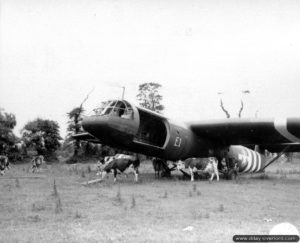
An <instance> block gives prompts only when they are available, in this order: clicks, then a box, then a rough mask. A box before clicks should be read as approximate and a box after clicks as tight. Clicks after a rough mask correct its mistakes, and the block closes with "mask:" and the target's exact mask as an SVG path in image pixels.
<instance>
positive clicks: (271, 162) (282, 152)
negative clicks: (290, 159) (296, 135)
mask: <svg viewBox="0 0 300 243" xmlns="http://www.w3.org/2000/svg"><path fill="white" fill-rule="evenodd" d="M290 147H291V146H286V147H285V148H284V149H283V150H282V151H281V152H280V153H279V154H278V155H277V156H276V157H275V158H273V159H271V160H270V162H269V163H267V164H266V165H265V166H264V167H263V168H262V171H264V170H265V168H267V167H268V166H269V165H271V164H273V163H274V162H275V161H276V160H277V159H278V158H279V157H280V156H281V155H283V154H284V152H285V151H287V150H288V149H289V148H290Z"/></svg>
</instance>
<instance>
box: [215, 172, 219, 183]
mask: <svg viewBox="0 0 300 243" xmlns="http://www.w3.org/2000/svg"><path fill="white" fill-rule="evenodd" d="M215 173H216V176H217V181H219V171H218V169H217V171H216V172H215Z"/></svg>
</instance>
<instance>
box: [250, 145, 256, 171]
mask: <svg viewBox="0 0 300 243" xmlns="http://www.w3.org/2000/svg"><path fill="white" fill-rule="evenodd" d="M250 152H251V153H252V154H253V166H252V168H251V172H254V171H255V170H256V167H257V154H256V152H255V151H253V150H250Z"/></svg>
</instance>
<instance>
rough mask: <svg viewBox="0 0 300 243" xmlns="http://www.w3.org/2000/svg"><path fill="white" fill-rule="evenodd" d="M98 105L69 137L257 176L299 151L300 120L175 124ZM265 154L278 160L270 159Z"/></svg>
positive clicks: (139, 111)
mask: <svg viewBox="0 0 300 243" xmlns="http://www.w3.org/2000/svg"><path fill="white" fill-rule="evenodd" d="M104 104H105V105H103V106H102V107H100V108H97V109H95V110H94V112H95V114H94V115H92V116H88V117H85V118H84V119H83V121H82V126H83V128H84V130H85V131H86V132H84V133H81V134H76V135H74V138H76V139H81V140H87V141H90V142H94V143H101V144H106V145H110V146H112V147H116V148H121V149H125V150H129V151H132V152H135V153H142V154H145V155H149V156H154V157H159V158H163V159H166V160H171V161H177V160H182V159H186V158H191V157H209V156H214V157H216V158H218V160H219V161H221V160H222V159H223V158H226V165H227V166H225V167H227V171H229V170H228V169H230V166H231V165H233V164H235V165H237V168H238V171H239V172H240V173H247V172H249V173H253V172H262V171H264V169H265V168H266V167H267V166H268V165H270V164H271V163H273V162H274V161H275V160H276V159H277V158H278V157H279V156H280V155H281V154H282V153H284V152H300V118H285V119H266V118H265V119H263V118H249V119H246V118H244V119H241V118H237V119H219V120H203V121H199V122H190V123H182V124H178V123H176V122H173V121H171V120H170V119H168V118H166V117H164V116H162V115H161V114H158V113H155V112H152V111H150V110H147V109H144V108H141V107H138V106H135V105H133V104H131V103H129V102H127V101H125V100H111V101H108V102H104ZM265 150H268V151H270V152H276V153H278V156H277V157H275V158H272V159H270V158H269V157H266V156H265ZM233 162H234V163H233ZM219 166H222V163H219ZM220 169H223V168H220Z"/></svg>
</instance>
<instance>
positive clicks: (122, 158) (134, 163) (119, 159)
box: [102, 154, 140, 182]
mask: <svg viewBox="0 0 300 243" xmlns="http://www.w3.org/2000/svg"><path fill="white" fill-rule="evenodd" d="M139 166H140V160H139V158H138V157H137V156H133V155H125V154H117V155H115V156H113V158H112V159H111V160H109V161H108V162H107V163H106V164H105V165H104V166H103V168H102V171H103V172H102V179H104V177H105V175H106V174H107V173H109V172H111V171H113V173H114V181H116V180H117V174H118V172H121V173H123V172H124V171H125V170H126V169H127V168H132V169H133V172H134V175H135V177H134V180H135V182H137V181H138V174H139V171H138V168H139Z"/></svg>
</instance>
